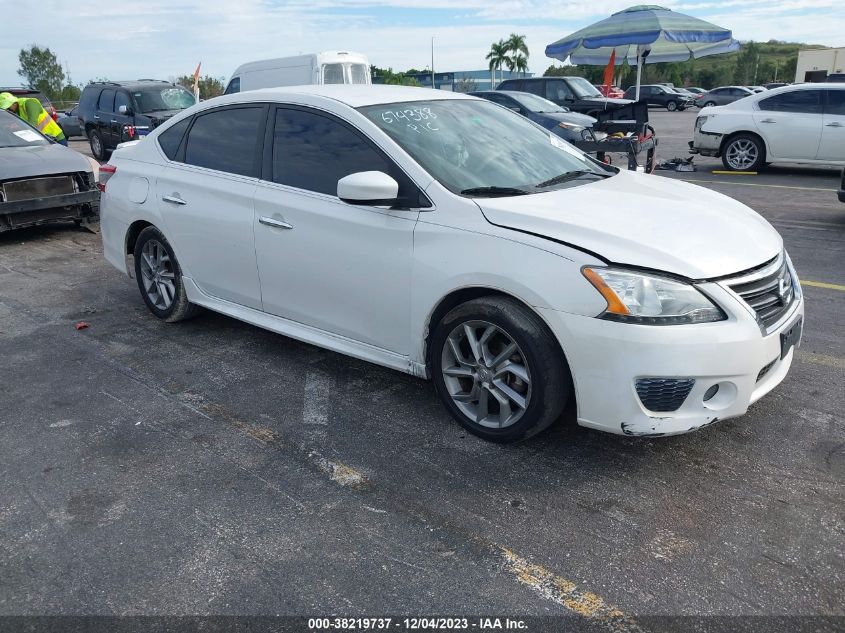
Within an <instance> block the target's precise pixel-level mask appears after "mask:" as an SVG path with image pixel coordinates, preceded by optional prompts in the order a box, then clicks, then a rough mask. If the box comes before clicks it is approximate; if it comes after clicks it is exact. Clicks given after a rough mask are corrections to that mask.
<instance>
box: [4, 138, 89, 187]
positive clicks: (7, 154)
mask: <svg viewBox="0 0 845 633" xmlns="http://www.w3.org/2000/svg"><path fill="white" fill-rule="evenodd" d="M75 171H91V164H90V163H89V162H88V159H87V158H85V157H84V156H83V155H82V154H80V153H78V152H75V151H73V150H72V149H69V148H67V147H64V146H63V145H59V144H58V143H55V144H54V143H51V144H50V145H33V146H30V147H0V177H2V179H3V180H10V179H13V178H29V177H32V176H44V175H47V174H66V173H68V172H75Z"/></svg>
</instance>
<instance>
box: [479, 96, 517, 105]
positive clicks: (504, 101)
mask: <svg viewBox="0 0 845 633" xmlns="http://www.w3.org/2000/svg"><path fill="white" fill-rule="evenodd" d="M484 98H485V99H487V100H488V101H492V102H493V103H498V104H499V105H503V106H511V107H513V106H515V105H516V104H515V103H514V102H513V101H511V100H510V98H508V97H506V96H505V95H497V94H496V93H495V92H491V93H488V94H485V95H484Z"/></svg>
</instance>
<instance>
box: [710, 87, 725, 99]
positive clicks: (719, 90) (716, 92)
mask: <svg viewBox="0 0 845 633" xmlns="http://www.w3.org/2000/svg"><path fill="white" fill-rule="evenodd" d="M710 94H711V95H714V96H716V97H719V96H721V95H726V94H728V89H727V88H716V89H715V90H711V91H710Z"/></svg>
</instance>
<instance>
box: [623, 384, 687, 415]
mask: <svg viewBox="0 0 845 633" xmlns="http://www.w3.org/2000/svg"><path fill="white" fill-rule="evenodd" d="M694 384H695V378H639V379H638V380H637V383H636V388H637V395H638V396H639V397H640V402H642V403H643V406H644V407H645V408H646V409H648V410H649V411H661V412H666V411H677V410H678V408H679V407H680V406H681V405H682V404H683V403H684V400H686V399H687V396H688V395H689V392H690V391H692V387H693V385H694Z"/></svg>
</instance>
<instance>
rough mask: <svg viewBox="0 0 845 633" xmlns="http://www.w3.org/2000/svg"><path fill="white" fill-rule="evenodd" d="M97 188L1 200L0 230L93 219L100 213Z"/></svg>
mask: <svg viewBox="0 0 845 633" xmlns="http://www.w3.org/2000/svg"><path fill="white" fill-rule="evenodd" d="M99 210H100V192H99V191H98V190H97V189H91V190H89V191H79V192H75V193H66V194H61V195H57V196H45V197H40V198H30V199H26V200H13V201H9V202H0V232H3V231H9V230H12V229H17V228H22V227H26V226H34V225H37V224H43V223H45V222H54V221H60V220H75V221H89V222H90V221H93V220H96V219H97V217H98V216H99Z"/></svg>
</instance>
